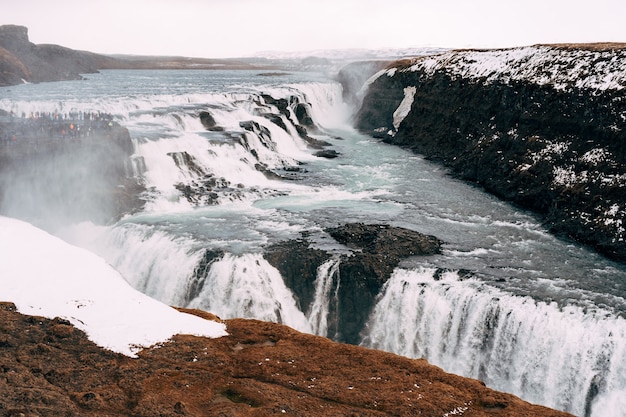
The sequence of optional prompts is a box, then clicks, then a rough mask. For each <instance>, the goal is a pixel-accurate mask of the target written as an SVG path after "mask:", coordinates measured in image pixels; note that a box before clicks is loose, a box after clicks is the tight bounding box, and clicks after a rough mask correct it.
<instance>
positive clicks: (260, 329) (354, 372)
mask: <svg viewBox="0 0 626 417" xmlns="http://www.w3.org/2000/svg"><path fill="white" fill-rule="evenodd" d="M187 312H189V313H193V314H196V315H200V316H201V317H205V318H209V319H215V317H214V316H211V315H209V314H208V313H204V312H201V311H197V310H196V311H189V310H187ZM226 325H227V329H228V332H229V335H228V336H225V337H222V338H218V339H207V338H202V337H194V336H185V335H178V336H175V337H174V338H173V339H172V340H171V341H169V342H167V343H164V344H162V345H159V346H154V347H152V348H149V349H144V350H143V351H141V352H140V353H139V354H138V357H137V358H129V357H127V356H124V355H121V354H117V353H113V352H111V351H107V350H104V349H102V348H99V347H97V346H96V345H95V344H93V343H92V342H90V341H89V340H88V339H87V337H86V335H85V334H84V333H83V332H82V331H80V330H78V329H76V328H74V327H73V326H71V325H70V324H69V322H67V321H66V320H62V319H54V320H49V319H45V318H42V317H34V316H24V315H21V314H19V313H18V312H16V311H15V305H13V304H11V303H0V415H1V416H7V417H8V416H42V417H46V416H55V417H57V416H66V417H71V416H138V417H139V416H146V417H147V416H150V417H153V416H172V417H173V416H271V415H297V416H388V415H394V416H412V415H423V416H452V415H463V416H467V417H476V416H516V417H524V416H528V417H530V416H533V417H543V416H553V417H557V416H564V417H565V416H569V414H567V413H563V412H559V411H554V410H550V409H547V408H545V407H541V406H535V405H531V404H529V403H527V402H524V401H522V400H520V399H519V398H517V397H514V396H512V395H510V394H503V393H499V392H496V391H493V390H491V389H489V388H487V387H485V386H484V385H483V384H482V383H481V382H480V381H476V380H471V379H467V378H462V377H459V376H455V375H451V374H448V373H445V372H443V371H442V370H441V369H440V368H437V367H435V366H431V365H429V364H428V363H427V362H426V361H425V360H414V359H407V358H403V357H400V356H396V355H393V354H390V353H384V352H379V351H374V350H369V349H365V348H361V347H357V346H351V345H343V344H339V343H334V342H331V341H330V340H328V339H325V338H322V337H317V336H311V335H306V334H302V333H298V332H296V331H294V330H292V329H290V328H288V327H285V326H282V325H278V324H273V323H264V322H259V321H255V320H241V319H236V320H227V321H226Z"/></svg>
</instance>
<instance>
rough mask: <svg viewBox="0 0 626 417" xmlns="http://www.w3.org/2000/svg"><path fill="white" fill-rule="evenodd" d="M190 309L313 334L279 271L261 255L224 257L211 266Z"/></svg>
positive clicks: (190, 304) (229, 255)
mask: <svg viewBox="0 0 626 417" xmlns="http://www.w3.org/2000/svg"><path fill="white" fill-rule="evenodd" d="M189 307H192V308H199V309H202V310H206V311H211V312H214V313H215V314H217V315H218V316H221V317H244V318H255V319H259V320H264V321H271V322H275V323H284V324H286V325H288V326H290V327H293V328H294V329H296V330H300V331H303V332H308V333H311V326H310V325H309V323H308V321H307V319H306V317H305V316H304V314H303V313H302V312H301V311H300V310H298V308H297V306H296V300H295V299H294V298H293V294H292V293H291V291H289V289H288V288H287V287H286V286H285V283H284V281H283V279H282V277H281V276H280V272H278V270H277V269H276V268H273V267H272V266H271V265H270V264H269V263H267V261H266V260H265V259H263V257H262V256H261V255H259V254H256V255H253V254H247V255H241V256H234V255H231V254H228V255H225V256H224V257H223V258H222V259H220V260H218V261H216V262H215V263H213V265H212V266H211V268H210V270H209V272H208V274H207V276H206V278H205V282H204V286H203V288H202V291H201V292H200V294H199V295H198V296H197V297H196V298H195V299H193V300H191V302H190V303H189Z"/></svg>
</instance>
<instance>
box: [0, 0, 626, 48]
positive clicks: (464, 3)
mask: <svg viewBox="0 0 626 417" xmlns="http://www.w3.org/2000/svg"><path fill="white" fill-rule="evenodd" d="M624 16H626V1H624V0H593V1H581V0H515V1H508V0H473V1H470V0H256V1H255V0H106V1H100V2H92V1H85V0H0V24H18V25H23V26H27V27H28V28H29V35H30V40H31V41H32V42H34V43H37V44H40V43H55V44H59V45H63V46H67V47H70V48H73V49H82V50H88V51H92V52H98V53H126V54H141V55H149V54H158V55H183V56H197V57H207V58H212V57H215V58H218V57H237V56H247V55H248V56H249V55H252V54H254V53H255V52H258V51H268V50H271V51H309V50H316V49H339V48H388V47H393V48H395V47H398V48H403V47H419V46H440V47H458V48H460V47H507V46H523V45H530V44H534V43H554V42H604V41H614V42H626V24H624Z"/></svg>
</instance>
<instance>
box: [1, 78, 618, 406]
mask: <svg viewBox="0 0 626 417" xmlns="http://www.w3.org/2000/svg"><path fill="white" fill-rule="evenodd" d="M87 78H89V79H88V80H87V81H84V82H80V83H50V84H41V85H26V86H18V87H13V88H12V89H11V90H10V91H9V90H6V91H5V90H3V95H2V97H3V98H1V99H0V108H2V109H5V110H13V111H14V112H15V113H16V114H20V113H22V112H25V113H27V114H28V113H29V112H31V111H69V110H70V109H77V110H85V111H93V110H99V111H103V112H106V113H111V114H113V115H115V118H116V120H117V121H119V122H120V123H121V124H122V125H124V126H125V127H127V128H128V129H129V131H130V134H131V137H132V140H133V142H134V143H135V154H134V155H133V157H132V159H133V161H134V166H133V175H136V176H140V177H141V179H142V181H143V182H144V184H145V186H146V189H147V191H146V195H145V198H146V200H147V204H146V208H145V209H144V210H143V211H142V212H140V213H137V214H134V215H132V216H127V217H126V218H124V219H122V220H120V221H119V222H117V223H115V224H113V225H107V226H101V225H100V226H96V225H94V224H90V223H82V224H78V225H72V226H71V227H67V228H66V229H65V230H64V231H63V232H62V236H63V237H65V238H66V239H67V240H69V241H70V242H72V243H75V244H78V245H80V246H83V247H86V248H88V249H90V250H92V251H94V252H96V253H97V254H99V255H100V256H102V257H104V258H105V259H106V260H107V261H108V262H109V263H110V264H112V265H113V266H114V267H115V268H116V269H118V270H119V271H120V272H121V273H122V275H123V276H124V277H125V278H126V279H127V280H128V281H129V282H130V283H131V284H132V285H133V286H135V287H136V288H138V289H140V290H142V291H143V292H145V293H146V294H149V295H150V296H152V297H154V298H157V299H159V300H161V301H163V302H166V303H168V304H171V305H176V306H182V307H197V308H202V309H206V310H209V311H211V312H213V313H215V314H217V315H219V316H220V317H222V318H232V317H250V318H256V319H261V320H269V321H275V322H281V323H284V324H287V325H290V326H292V327H294V328H296V329H299V330H303V331H307V332H313V333H316V334H320V335H324V336H330V337H332V336H333V334H334V330H333V328H334V323H335V322H336V316H335V315H336V312H337V311H338V310H339V309H338V307H337V303H339V300H338V299H337V297H336V295H337V288H338V287H339V285H340V282H339V273H338V267H339V261H338V260H337V259H331V260H330V261H328V262H326V263H324V264H322V265H320V266H319V268H318V271H317V281H316V282H315V295H314V300H313V301H312V303H311V305H310V306H309V307H307V311H305V312H303V311H300V310H299V309H298V307H297V306H298V302H297V300H296V299H295V297H294V295H293V294H292V293H291V291H290V290H289V289H288V288H287V287H286V286H285V283H284V281H283V279H282V277H281V276H280V274H279V272H278V271H277V270H276V269H275V268H274V267H272V266H271V265H270V264H269V263H268V262H267V261H266V260H265V259H264V258H263V248H264V246H265V245H268V244H270V243H273V242H278V241H285V240H291V239H297V238H299V237H300V234H301V233H302V232H305V231H306V232H309V233H315V232H319V231H320V230H322V229H324V228H326V227H329V226H336V225H337V224H341V223H344V222H352V221H363V222H370V223H389V224H393V225H396V226H403V227H407V228H410V229H414V230H418V231H421V232H423V233H427V234H433V235H436V236H437V237H439V238H440V239H442V240H443V241H444V242H445V245H444V251H443V253H442V254H441V255H438V256H433V257H428V258H420V259H416V260H410V261H408V262H409V264H407V265H402V268H398V269H397V270H396V271H395V273H394V274H393V276H392V277H391V279H390V280H389V281H388V282H387V283H386V285H385V286H384V288H383V291H382V292H381V294H380V295H379V298H378V302H377V304H376V306H375V308H374V310H373V311H372V312H371V316H370V320H369V323H368V325H367V327H366V328H365V329H363V342H362V344H363V345H365V346H370V347H374V348H380V349H385V350H389V351H392V352H395V353H398V354H402V355H407V356H411V357H425V358H426V359H428V360H429V361H430V362H431V363H434V364H436V365H439V366H441V367H442V368H444V369H445V370H446V371H449V372H454V373H458V374H461V375H465V376H470V377H474V378H479V379H482V380H484V381H485V382H486V383H487V384H488V385H489V386H491V387H493V388H495V389H498V390H503V391H509V392H513V393H515V394H517V395H519V396H521V397H522V398H524V399H525V400H528V401H532V402H538V403H541V404H545V405H548V406H551V407H555V408H559V409H563V410H569V411H571V412H573V413H574V414H576V415H580V416H583V415H591V416H594V417H600V416H601V417H606V416H611V417H620V416H621V417H623V416H625V415H626V411H624V410H626V403H625V401H626V400H624V398H626V376H625V375H626V370H625V367H626V347H625V345H626V343H625V340H626V335H625V333H626V323H625V320H624V318H623V317H624V316H626V298H625V296H626V268H624V267H623V265H617V264H615V263H611V262H610V261H607V260H606V259H602V258H601V257H599V256H597V255H595V254H593V253H591V252H589V251H587V250H586V249H584V248H581V247H577V246H575V245H571V244H566V243H563V242H560V241H558V240H557V239H554V238H553V237H551V236H550V235H549V234H548V233H546V232H545V231H544V230H543V228H542V227H541V225H539V224H538V223H537V222H536V221H535V220H534V219H533V218H532V217H530V216H528V215H527V214H525V213H523V212H519V211H517V210H515V209H513V208H511V207H509V206H507V205H506V204H504V203H501V202H499V201H497V200H496V199H494V198H492V197H490V196H487V195H485V194H484V193H482V192H480V191H479V190H477V189H475V188H472V187H469V186H466V185H465V184H463V183H460V182H458V181H455V180H453V179H451V178H449V177H447V176H446V173H445V171H443V170H442V169H441V168H439V167H437V166H436V165H432V164H430V163H428V162H426V161H424V160H423V159H421V158H420V157H418V156H415V155H413V154H411V153H409V152H406V151H404V150H402V149H398V148H395V147H392V146H388V145H385V144H382V143H380V142H378V141H376V140H373V139H372V138H369V137H365V136H362V135H360V134H358V133H357V132H354V131H353V130H352V129H351V128H350V127H349V126H348V125H347V124H348V123H347V122H346V120H348V116H349V114H350V112H349V109H347V108H346V107H345V105H344V104H343V103H342V91H341V87H340V86H339V85H338V84H337V83H334V82H332V81H329V80H327V79H326V78H325V77H321V76H319V75H317V74H298V73H294V74H288V75H284V76H283V77H282V78H281V77H260V76H259V75H258V73H257V72H254V71H236V72H228V71H183V72H176V71H171V72H170V71H103V73H101V74H94V75H89V76H87ZM4 93H6V94H4ZM279 100H282V101H280V102H279ZM298 103H300V104H306V107H307V108H308V109H309V115H310V116H311V118H312V119H313V121H314V122H315V126H309V127H307V129H308V132H307V135H308V136H309V138H313V139H315V140H317V141H320V142H321V141H324V142H327V143H330V144H331V145H332V148H333V149H334V150H337V151H338V154H339V157H338V158H335V159H324V158H318V157H316V156H314V153H315V151H316V150H317V149H311V148H310V147H309V143H308V142H307V139H306V138H305V137H303V136H302V135H301V132H302V130H301V127H298V126H297V125H298V124H299V121H298V119H297V116H296V106H297V104H298ZM200 112H209V113H210V114H211V116H212V117H213V119H215V124H216V127H217V128H216V129H208V130H207V129H205V127H204V126H203V125H202V123H201V121H200V119H199V117H198V114H199V113H200ZM281 125H282V126H281ZM28 189H29V188H28V187H22V188H20V189H18V190H14V191H16V192H19V191H20V190H28ZM22 192H24V191H22ZM36 208H37V207H34V208H33V209H36ZM41 209H45V207H43V208H41ZM207 253H208V254H209V255H210V256H208V255H207ZM461 269H463V270H469V271H471V272H472V274H471V276H472V277H471V278H461V276H463V277H465V276H467V275H466V274H460V273H457V271H460V270H461ZM434 271H449V272H445V273H443V274H442V273H435V272H434Z"/></svg>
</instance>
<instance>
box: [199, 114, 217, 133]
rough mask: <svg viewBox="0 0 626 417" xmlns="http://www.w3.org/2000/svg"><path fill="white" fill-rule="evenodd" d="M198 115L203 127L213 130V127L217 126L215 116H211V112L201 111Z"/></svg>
mask: <svg viewBox="0 0 626 417" xmlns="http://www.w3.org/2000/svg"><path fill="white" fill-rule="evenodd" d="M198 117H200V123H202V126H204V128H205V129H207V130H215V128H216V127H217V122H216V121H215V118H213V116H212V115H211V113H209V112H208V111H201V112H200V113H199V114H198Z"/></svg>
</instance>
